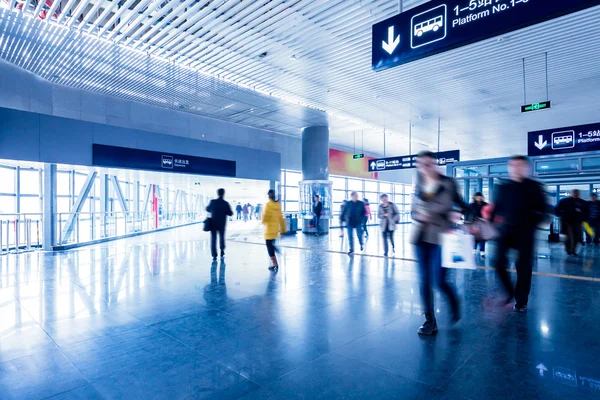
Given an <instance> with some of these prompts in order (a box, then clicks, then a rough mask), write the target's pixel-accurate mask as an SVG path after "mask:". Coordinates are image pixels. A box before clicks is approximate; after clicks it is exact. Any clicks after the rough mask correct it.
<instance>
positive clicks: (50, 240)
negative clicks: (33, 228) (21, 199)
mask: <svg viewBox="0 0 600 400" xmlns="http://www.w3.org/2000/svg"><path fill="white" fill-rule="evenodd" d="M43 176H44V183H43V185H44V199H43V204H44V207H43V216H42V224H43V234H44V236H43V238H42V248H43V249H44V250H46V251H49V250H52V246H53V245H54V244H55V243H56V214H57V209H56V164H47V163H46V164H44V172H43Z"/></svg>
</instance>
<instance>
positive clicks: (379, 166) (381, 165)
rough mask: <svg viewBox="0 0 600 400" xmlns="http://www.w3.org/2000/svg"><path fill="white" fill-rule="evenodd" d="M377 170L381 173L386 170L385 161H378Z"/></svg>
mask: <svg viewBox="0 0 600 400" xmlns="http://www.w3.org/2000/svg"><path fill="white" fill-rule="evenodd" d="M377 169H378V170H379V171H381V170H382V169H385V160H377Z"/></svg>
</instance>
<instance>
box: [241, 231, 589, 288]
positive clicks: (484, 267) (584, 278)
mask: <svg viewBox="0 0 600 400" xmlns="http://www.w3.org/2000/svg"><path fill="white" fill-rule="evenodd" d="M234 242H235V243H241V244H249V245H254V246H264V243H258V242H251V241H247V240H245V241H237V240H234ZM279 247H280V248H282V249H291V250H302V251H316V252H321V253H331V254H342V255H344V254H346V253H345V252H343V251H338V250H328V249H308V248H305V247H299V246H289V245H279ZM354 257H369V258H379V259H387V260H392V261H395V260H398V261H405V262H413V263H416V262H417V260H416V259H414V258H398V257H384V256H380V255H375V254H355V255H354ZM476 269H478V270H482V271H495V270H496V269H495V268H493V267H488V266H477V268H476ZM507 271H508V272H510V273H512V274H516V273H517V270H516V269H508V270H507ZM533 275H536V276H547V277H552V278H559V279H572V280H582V281H589V282H600V278H594V277H589V276H579V275H566V274H555V273H552V272H542V271H533Z"/></svg>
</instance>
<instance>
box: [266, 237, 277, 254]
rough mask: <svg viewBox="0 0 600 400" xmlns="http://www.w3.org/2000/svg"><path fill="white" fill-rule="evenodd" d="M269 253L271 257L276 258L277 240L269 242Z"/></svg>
mask: <svg viewBox="0 0 600 400" xmlns="http://www.w3.org/2000/svg"><path fill="white" fill-rule="evenodd" d="M266 243H267V252H268V253H269V257H275V253H276V252H277V247H275V239H273V240H267V241H266Z"/></svg>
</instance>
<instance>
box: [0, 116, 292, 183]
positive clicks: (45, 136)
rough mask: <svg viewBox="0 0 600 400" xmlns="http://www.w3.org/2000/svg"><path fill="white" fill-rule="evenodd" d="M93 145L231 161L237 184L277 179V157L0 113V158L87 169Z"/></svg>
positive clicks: (58, 119)
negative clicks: (77, 166) (234, 167)
mask: <svg viewBox="0 0 600 400" xmlns="http://www.w3.org/2000/svg"><path fill="white" fill-rule="evenodd" d="M93 143H98V144H105V145H110V146H119V147H131V148H137V149H143V150H152V151H165V152H170V153H179V154H187V155H190V156H198V157H211V158H218V159H223V160H232V161H236V165H237V168H236V171H237V177H239V178H246V179H261V180H272V181H277V180H279V179H280V173H281V155H280V154H279V153H275V152H269V151H263V150H255V149H249V148H244V147H239V146H230V145H226V144H221V143H214V142H205V141H201V140H195V139H191V138H185V137H176V136H172V135H165V134H159V133H154V132H146V131H141V130H135V129H130V128H122V127H115V126H110V125H104V124H97V123H93V122H86V121H80V120H73V119H68V118H62V117H56V116H50V115H41V114H36V113H31V112H26V111H17V110H11V109H6V108H0V158H4V159H12V160H27V161H38V162H48V163H59V164H73V165H84V166H91V165H92V144H93Z"/></svg>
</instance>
